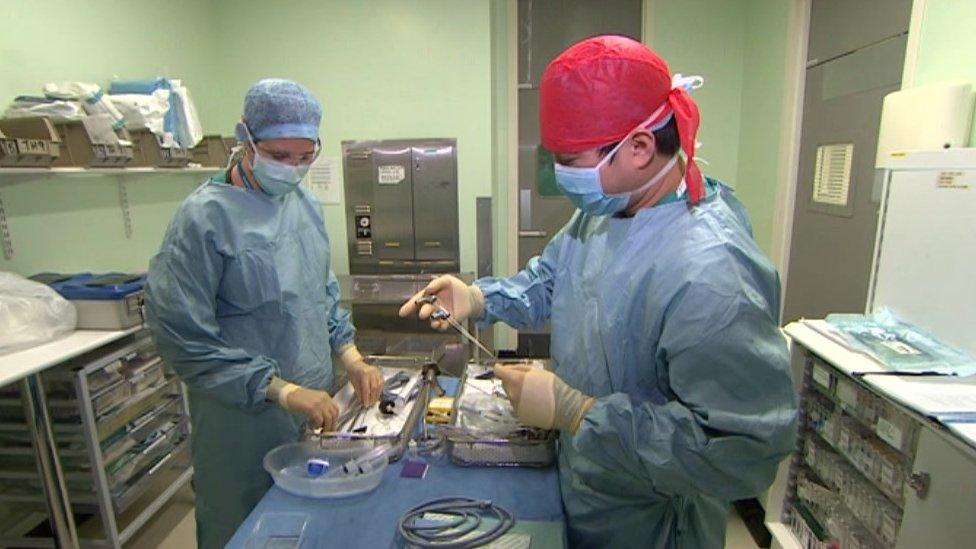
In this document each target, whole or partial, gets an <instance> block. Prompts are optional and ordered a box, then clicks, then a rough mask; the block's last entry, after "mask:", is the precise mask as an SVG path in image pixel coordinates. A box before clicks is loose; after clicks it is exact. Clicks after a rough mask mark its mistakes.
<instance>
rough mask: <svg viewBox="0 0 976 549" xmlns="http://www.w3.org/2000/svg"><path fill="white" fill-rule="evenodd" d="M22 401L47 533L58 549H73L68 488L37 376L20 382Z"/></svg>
mask: <svg viewBox="0 0 976 549" xmlns="http://www.w3.org/2000/svg"><path fill="white" fill-rule="evenodd" d="M21 395H22V398H23V401H24V415H25V416H26V419H27V426H28V428H29V429H30V432H31V438H32V440H33V441H34V444H33V446H34V454H35V458H36V459H37V468H38V472H39V473H40V475H41V484H42V485H43V486H44V495H45V496H46V499H47V507H48V514H49V515H50V517H51V530H52V531H53V532H54V542H55V544H56V545H57V546H58V547H63V548H77V547H78V532H77V530H76V529H75V519H74V515H73V514H72V513H71V503H70V502H69V501H68V488H67V486H66V485H65V482H64V471H63V470H62V469H61V460H60V459H59V458H58V453H57V446H56V445H55V442H54V432H53V431H52V429H51V417H50V415H49V414H48V411H47V399H46V398H45V396H44V384H43V383H42V382H41V376H40V374H33V375H30V376H27V377H26V378H24V380H23V391H22V393H21Z"/></svg>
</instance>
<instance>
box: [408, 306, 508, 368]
mask: <svg viewBox="0 0 976 549" xmlns="http://www.w3.org/2000/svg"><path fill="white" fill-rule="evenodd" d="M436 301H437V296H436V295H426V296H423V297H421V298H419V299H417V301H416V303H417V305H435V302H436ZM435 306H436V307H437V310H436V311H434V313H433V314H431V315H430V318H432V319H434V320H446V321H447V323H448V324H450V325H451V327H452V328H454V329H455V330H457V332H458V333H459V334H461V335H462V336H464V339H467V340H468V341H469V342H470V343H471V344H472V345H475V346H476V347H478V348H479V349H481V350H482V351H484V352H485V353H486V354H487V355H488V356H490V357H491V358H493V359H497V358H498V357H497V356H495V353H493V352H491V351H490V350H488V347H485V346H484V345H483V344H482V343H481V342H480V341H478V338H476V337H474V335H472V334H471V332H469V331H468V330H467V329H466V328H465V327H464V326H462V325H461V323H460V322H458V321H457V320H456V319H455V318H454V317H453V316H452V315H451V312H450V311H448V310H447V309H445V308H444V307H441V306H440V305H435Z"/></svg>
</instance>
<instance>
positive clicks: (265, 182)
mask: <svg viewBox="0 0 976 549" xmlns="http://www.w3.org/2000/svg"><path fill="white" fill-rule="evenodd" d="M251 146H252V147H253V146H254V143H253V142H252V143H251ZM308 168H309V165H308V164H299V165H298V166H292V165H291V164H286V163H284V162H278V161H277V160H272V159H270V158H265V157H264V156H261V155H260V154H259V153H258V152H257V148H254V157H253V158H252V159H251V171H252V172H254V177H256V178H257V180H258V184H259V185H261V188H262V189H263V190H264V192H266V193H268V194H269V195H271V196H283V195H286V194H288V193H290V192H292V191H294V190H295V189H296V188H298V184H299V183H301V182H302V179H304V178H305V174H307V173H308Z"/></svg>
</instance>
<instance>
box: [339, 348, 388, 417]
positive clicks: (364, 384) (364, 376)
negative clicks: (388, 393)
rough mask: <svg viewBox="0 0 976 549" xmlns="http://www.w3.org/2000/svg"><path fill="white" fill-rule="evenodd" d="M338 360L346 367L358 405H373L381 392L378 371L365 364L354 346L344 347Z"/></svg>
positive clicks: (381, 381)
mask: <svg viewBox="0 0 976 549" xmlns="http://www.w3.org/2000/svg"><path fill="white" fill-rule="evenodd" d="M339 359H340V360H341V361H342V364H343V366H345V367H346V373H347V374H348V376H349V383H351V384H352V388H353V390H354V391H355V392H356V398H357V399H358V400H359V402H360V404H362V405H363V406H372V405H373V404H375V403H376V401H378V400H379V399H380V392H381V391H382V390H383V374H382V372H380V369H379V368H377V367H376V366H371V365H369V364H366V361H364V360H363V355H361V354H359V349H357V348H356V346H355V345H349V346H348V347H346V348H345V349H344V350H343V351H342V354H341V355H339Z"/></svg>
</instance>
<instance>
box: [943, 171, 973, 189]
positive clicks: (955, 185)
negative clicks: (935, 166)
mask: <svg viewBox="0 0 976 549" xmlns="http://www.w3.org/2000/svg"><path fill="white" fill-rule="evenodd" d="M962 176H963V173H962V172H939V179H938V180H937V181H936V184H935V186H936V187H938V188H940V189H968V188H969V184H967V183H965V182H964V181H961V180H962Z"/></svg>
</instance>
